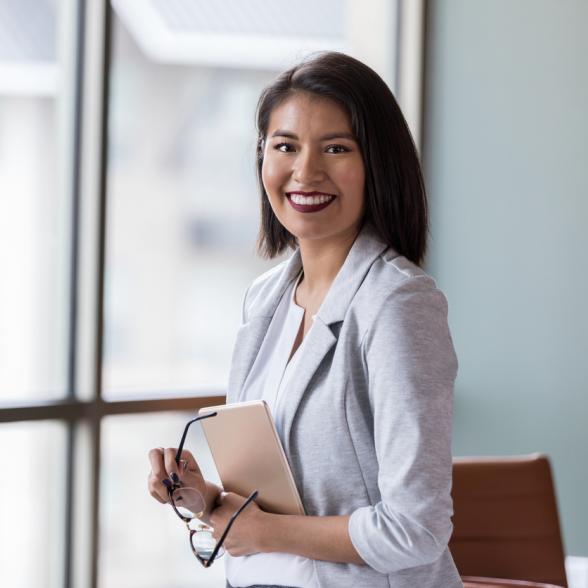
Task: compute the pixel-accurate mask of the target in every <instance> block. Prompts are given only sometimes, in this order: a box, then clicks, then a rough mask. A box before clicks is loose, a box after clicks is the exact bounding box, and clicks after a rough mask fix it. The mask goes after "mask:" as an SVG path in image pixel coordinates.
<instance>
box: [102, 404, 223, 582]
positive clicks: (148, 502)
mask: <svg viewBox="0 0 588 588" xmlns="http://www.w3.org/2000/svg"><path fill="white" fill-rule="evenodd" d="M193 416H194V414H190V413H186V414H182V413H174V414H150V415H144V414H142V415H133V416H116V417H108V418H107V419H105V420H104V423H103V429H102V484H101V492H102V494H101V497H100V498H101V501H102V502H101V522H100V547H99V549H100V551H99V556H100V557H99V561H100V569H99V586H100V587H102V588H110V587H112V586H141V588H161V586H173V587H174V588H183V587H185V588H193V587H194V586H199V587H201V588H224V586H225V580H224V578H225V576H224V564H223V562H222V559H220V560H219V561H218V562H217V563H215V564H214V565H213V566H212V567H211V568H210V569H204V568H202V567H201V565H200V564H199V563H198V561H196V558H195V557H194V555H193V554H192V551H191V549H190V545H189V542H188V533H187V531H186V527H185V526H184V524H183V523H182V522H181V521H180V520H179V519H178V517H177V516H176V515H175V513H174V512H173V510H172V508H171V507H170V506H168V505H163V504H160V503H159V502H156V501H155V500H154V499H153V498H151V496H150V495H149V493H148V491H147V476H148V474H149V471H150V466H149V460H148V457H147V453H148V451H149V449H151V448H153V447H159V446H164V447H177V446H178V443H179V441H180V437H181V434H182V431H183V429H184V426H185V424H186V423H187V422H188V420H189V419H190V418H193ZM185 447H186V449H189V450H190V451H191V452H192V453H193V454H194V456H195V457H196V459H197V460H198V462H199V464H200V466H201V468H202V471H203V473H204V476H205V477H206V478H207V479H209V480H211V481H212V482H215V483H218V475H217V473H216V470H215V467H214V463H213V461H212V456H211V455H210V452H209V450H208V447H207V445H206V441H205V439H204V436H203V434H202V429H201V428H200V426H199V425H198V423H195V424H194V425H192V427H191V428H190V432H189V434H188V438H187V440H186V445H185ZM138 537H140V540H137V538H138Z"/></svg>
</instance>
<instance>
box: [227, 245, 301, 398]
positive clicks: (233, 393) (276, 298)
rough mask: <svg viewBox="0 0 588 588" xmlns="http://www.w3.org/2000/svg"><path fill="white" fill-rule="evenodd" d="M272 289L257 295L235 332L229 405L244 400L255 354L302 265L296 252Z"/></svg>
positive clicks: (285, 263) (287, 262)
mask: <svg viewBox="0 0 588 588" xmlns="http://www.w3.org/2000/svg"><path fill="white" fill-rule="evenodd" d="M283 263H284V268H283V269H282V270H281V271H280V273H279V277H278V280H277V282H276V283H275V285H273V286H271V287H270V289H269V290H268V291H264V292H263V295H260V294H258V296H257V297H258V298H260V300H255V301H253V303H252V307H251V310H250V311H249V313H248V314H249V316H248V320H247V322H245V323H244V324H243V325H242V326H241V328H240V329H239V331H238V332H237V338H236V341H235V345H234V350H235V351H234V355H233V360H232V362H231V373H230V375H229V383H228V397H229V399H230V401H231V402H233V399H235V400H234V401H237V402H243V401H244V400H247V399H246V398H245V395H244V390H243V387H244V384H245V381H246V380H247V376H248V375H249V372H250V371H251V368H252V367H253V363H254V362H255V358H256V357H257V354H258V353H259V350H260V348H261V344H262V343H263V340H264V338H265V335H266V333H267V330H268V327H269V325H270V323H271V320H272V318H273V316H274V312H275V311H276V308H277V306H278V303H279V302H280V299H281V298H282V295H283V294H284V292H285V290H286V288H287V287H288V286H289V285H290V283H291V282H292V280H294V279H296V276H298V274H299V273H300V270H301V268H302V261H301V258H300V251H299V250H298V249H296V251H294V253H293V254H292V255H291V256H290V257H289V258H288V259H287V260H286V261H285V262H283Z"/></svg>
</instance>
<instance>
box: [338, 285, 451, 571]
mask: <svg viewBox="0 0 588 588" xmlns="http://www.w3.org/2000/svg"><path fill="white" fill-rule="evenodd" d="M362 354H363V360H364V368H365V369H366V371H367V374H368V382H369V383H368V393H369V402H370V406H371V410H372V414H373V427H374V446H375V451H376V458H377V461H378V468H379V469H378V486H379V490H380V496H381V500H380V501H379V502H378V503H377V504H375V505H373V506H365V507H361V508H359V509H357V510H355V511H354V512H353V513H352V515H351V517H350V520H349V527H348V528H349V535H350V538H351V541H352V543H353V545H354V546H355V548H356V550H357V552H358V553H359V555H360V556H361V557H362V559H363V560H364V561H365V562H366V564H368V565H369V566H371V567H372V568H374V569H375V570H377V571H379V572H381V573H392V572H396V571H398V570H402V569H405V568H410V567H413V566H420V565H425V564H429V563H432V562H433V561H435V560H436V559H438V558H439V557H440V556H441V554H442V553H443V551H444V550H445V548H446V546H447V543H448V542H449V539H450V537H451V533H452V528H453V527H452V523H451V516H452V514H453V504H452V499H451V494H450V491H451V476H452V456H451V435H452V414H453V386H454V381H455V377H456V374H457V358H456V356H455V351H454V348H453V343H452V340H451V335H450V332H449V328H448V324H447V301H446V299H445V297H444V295H443V294H442V293H441V291H440V290H438V289H437V288H436V287H435V282H434V281H433V280H432V278H430V277H429V276H418V277H411V278H409V279H408V280H407V281H406V282H405V283H404V284H403V285H401V286H400V287H399V288H398V289H397V290H395V291H394V292H393V293H392V294H390V295H389V296H388V297H387V298H386V300H385V301H384V304H383V305H382V307H381V309H380V310H379V312H377V313H376V315H375V318H374V321H373V324H372V326H371V327H370V328H369V329H368V331H367V332H366V334H365V335H364V337H363V338H362Z"/></svg>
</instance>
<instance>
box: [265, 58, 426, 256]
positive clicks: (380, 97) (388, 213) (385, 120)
mask: <svg viewBox="0 0 588 588" xmlns="http://www.w3.org/2000/svg"><path fill="white" fill-rule="evenodd" d="M298 92H307V93H310V94H313V95H316V96H320V97H323V98H330V99H331V100H334V101H335V102H337V103H338V104H340V105H341V106H342V107H343V109H344V110H345V111H346V112H347V114H348V115H349V118H350V121H351V128H352V130H353V133H354V135H355V137H356V140H357V142H358V144H359V147H360V150H361V154H362V157H363V163H364V167H365V215H364V218H363V219H362V223H365V222H369V223H371V224H372V226H373V227H374V229H375V231H376V234H377V235H378V236H379V237H380V238H381V239H382V240H383V241H384V242H385V243H387V244H388V245H389V246H390V247H392V248H394V249H395V250H396V251H397V252H398V253H400V254H401V255H404V256H405V257H406V258H408V259H410V260H411V261H412V262H413V263H415V264H417V265H420V263H421V262H422V261H423V258H424V256H425V252H426V248H427V231H428V212H427V196H426V192H425V185H424V181H423V175H422V172H421V166H420V163H419V158H418V154H417V151H416V147H415V145H414V142H413V140H412V136H411V134H410V131H409V129H408V125H407V124H406V121H405V120H404V116H403V115H402V112H401V110H400V108H399V106H398V104H397V103H396V100H395V98H394V96H393V94H392V92H391V91H390V89H389V88H388V86H387V85H386V83H385V82H384V81H383V80H382V78H381V77H380V76H379V75H378V74H377V73H376V72H375V71H374V70H372V69H371V68H370V67H368V66H367V65H365V64H363V63H362V62H361V61H358V60H357V59H355V58H353V57H350V56H349V55H345V54H343V53H339V52H336V51H324V52H319V53H318V54H317V53H313V54H311V55H310V56H309V57H308V58H307V59H305V60H303V61H302V62H301V63H299V64H297V65H295V66H294V67H292V68H290V69H288V70H287V71H285V72H283V73H282V74H280V75H279V76H278V77H277V78H276V79H275V80H274V81H273V82H272V83H271V84H270V85H269V86H267V87H266V88H265V89H264V90H263V92H262V93H261V96H260V97H259V101H258V103H257V110H256V125H257V132H258V139H257V161H256V167H257V180H258V183H259V188H260V192H261V226H260V230H259V237H258V241H257V247H258V252H259V253H260V254H261V255H262V256H264V257H267V258H273V257H275V256H276V255H279V254H280V253H282V252H283V251H284V249H285V248H286V247H291V248H294V247H296V245H297V241H296V237H295V236H294V235H292V234H291V233H290V232H289V231H288V230H287V229H286V228H285V227H284V226H283V225H282V224H281V223H280V222H279V221H278V219H277V217H276V216H275V214H274V212H273V210H272V208H271V206H270V203H269V199H268V196H267V194H266V191H265V188H264V186H263V182H262V176H261V168H262V164H263V152H264V145H265V140H266V137H267V132H268V126H269V120H270V115H271V113H272V111H273V110H274V108H276V107H277V106H279V105H280V104H281V103H282V102H284V101H285V100H286V99H288V98H290V97H291V96H292V95H293V94H295V93H298Z"/></svg>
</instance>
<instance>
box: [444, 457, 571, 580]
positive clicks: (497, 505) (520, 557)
mask: <svg viewBox="0 0 588 588" xmlns="http://www.w3.org/2000/svg"><path fill="white" fill-rule="evenodd" d="M452 496H453V508H454V517H453V535H452V537H451V541H450V542H449V548H450V550H451V554H452V555H453V559H454V561H455V565H456V566H457V569H458V570H459V573H460V574H461V575H462V576H484V577H492V578H513V579H516V580H527V581H532V582H544V583H547V584H555V585H559V586H563V587H564V588H567V581H566V572H565V563H564V551H563V545H562V540H561V533H560V528H559V519H558V514H557V504H556V499H555V491H554V487H553V480H552V477H551V468H550V466H549V460H548V458H547V456H545V455H541V454H532V455H527V456H516V457H492V458H488V457H481V458H478V457H476V458H456V459H454V462H453V489H452Z"/></svg>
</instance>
